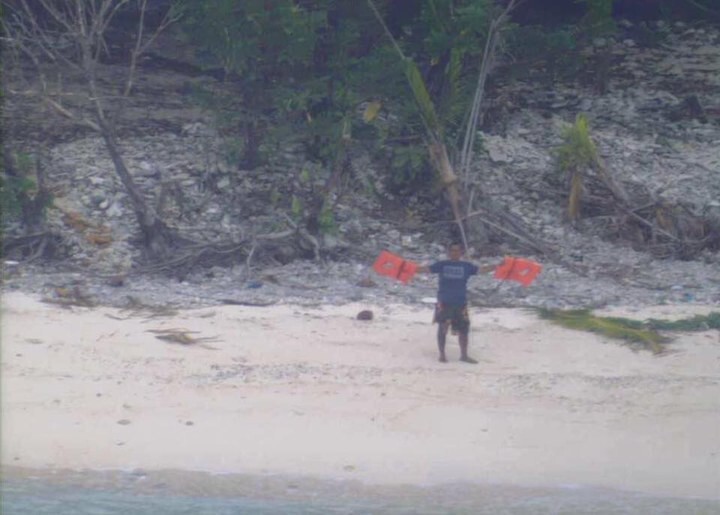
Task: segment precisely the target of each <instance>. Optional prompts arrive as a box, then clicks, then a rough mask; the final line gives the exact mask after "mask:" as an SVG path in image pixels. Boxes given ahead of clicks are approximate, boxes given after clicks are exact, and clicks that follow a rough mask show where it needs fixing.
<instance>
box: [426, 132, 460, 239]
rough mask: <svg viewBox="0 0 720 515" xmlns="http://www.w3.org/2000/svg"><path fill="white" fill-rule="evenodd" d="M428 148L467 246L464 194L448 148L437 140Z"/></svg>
mask: <svg viewBox="0 0 720 515" xmlns="http://www.w3.org/2000/svg"><path fill="white" fill-rule="evenodd" d="M428 150H429V151H430V161H431V162H432V163H433V165H434V166H435V170H437V172H438V174H439V175H440V181H441V182H442V184H443V186H444V187H445V191H446V192H447V197H448V201H449V202H450V207H451V208H452V211H453V217H454V218H455V223H457V225H458V230H459V231H460V236H461V238H462V242H463V245H464V246H465V248H467V246H468V241H467V236H466V232H465V224H464V222H463V220H464V215H463V210H462V205H463V200H462V196H461V195H460V191H459V190H458V184H457V183H458V179H457V175H455V171H454V170H453V167H452V165H451V164H450V159H449V157H448V154H447V149H446V148H445V145H444V144H443V143H442V142H438V141H436V142H431V143H429V144H428Z"/></svg>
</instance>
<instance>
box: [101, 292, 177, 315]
mask: <svg viewBox="0 0 720 515" xmlns="http://www.w3.org/2000/svg"><path fill="white" fill-rule="evenodd" d="M126 299H127V300H126V303H125V307H124V308H122V311H123V312H124V313H127V316H124V317H123V316H117V315H111V314H106V315H105V316H106V317H108V318H112V319H113V320H129V319H131V318H138V317H143V318H159V317H171V316H175V315H177V314H178V311H177V310H176V309H174V308H173V307H171V306H158V305H153V304H146V303H144V302H142V301H141V300H140V299H138V298H137V297H134V296H132V295H128V296H127V297H126Z"/></svg>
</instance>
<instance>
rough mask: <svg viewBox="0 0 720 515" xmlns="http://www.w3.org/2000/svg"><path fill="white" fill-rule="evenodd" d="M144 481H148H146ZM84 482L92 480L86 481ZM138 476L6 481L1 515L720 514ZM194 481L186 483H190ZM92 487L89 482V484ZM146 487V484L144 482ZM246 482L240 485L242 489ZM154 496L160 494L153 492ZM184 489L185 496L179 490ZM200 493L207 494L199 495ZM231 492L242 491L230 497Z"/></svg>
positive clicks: (712, 505)
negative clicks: (110, 482)
mask: <svg viewBox="0 0 720 515" xmlns="http://www.w3.org/2000/svg"><path fill="white" fill-rule="evenodd" d="M143 478H144V479H146V478H145V476H143ZM86 479H87V478H86ZM137 479H138V478H137V476H136V477H134V478H133V477H132V476H128V479H127V481H126V480H120V481H118V479H117V477H115V478H114V479H113V481H114V482H115V484H114V486H109V485H108V484H106V483H105V482H103V481H89V483H91V484H92V486H86V485H81V484H78V481H77V478H70V479H68V478H65V479H64V480H62V481H58V480H56V479H53V478H48V477H43V478H27V477H25V478H20V479H9V480H5V481H4V482H3V485H2V511H1V513H2V515H45V514H47V515H51V514H52V515H85V514H87V515H115V514H138V515H145V514H147V515H151V514H152V515H169V514H173V515H174V514H188V515H190V514H192V515H205V514H207V515H211V514H212V515H231V514H232V515H236V514H255V515H266V514H268V515H269V514H288V515H314V514H380V515H382V514H408V515H410V514H413V515H415V514H417V515H423V514H428V515H429V514H445V513H456V514H493V515H496V514H498V515H502V514H513V515H514V514H517V515H523V514H528V515H530V514H532V515H542V514H568V515H581V514H603V515H604V514H652V515H666V514H667V515H670V514H672V515H706V514H707V515H710V514H713V515H715V514H718V513H720V500H718V501H713V500H699V499H676V498H662V497H654V496H647V495H641V494H633V493H628V492H619V491H612V490H599V489H588V488H557V489H529V488H528V489H523V488H517V487H502V486H490V485H488V486H477V485H453V486H439V487H433V488H430V487H428V488H420V487H412V486H407V487H399V486H398V487H378V488H368V487H363V486H362V485H358V484H345V483H330V482H317V481H315V482H307V483H306V484H303V483H302V482H297V481H293V482H290V483H288V480H285V479H274V480H271V481H268V480H262V481H260V480H250V479H247V478H244V479H243V478H240V479H235V480H233V481H234V485H235V486H233V487H230V488H229V487H228V482H227V481H226V480H223V479H219V478H218V479H216V481H217V482H221V483H223V484H222V486H221V487H218V485H217V484H216V485H213V479H212V478H203V479H202V481H201V483H200V484H198V483H197V481H196V479H197V477H195V478H193V477H192V476H188V477H186V478H185V479H184V480H183V481H180V482H177V481H175V482H174V484H170V483H168V482H166V481H165V479H167V478H164V480H163V481H157V482H153V481H147V482H145V484H142V485H140V484H137V483H138V481H137ZM188 480H189V481H188ZM85 483H88V481H85ZM140 483H142V481H141V482H140ZM241 483H242V484H241ZM152 490H158V491H156V492H152ZM183 490H187V491H188V493H187V494H183V493H182V491H183ZM198 491H200V492H203V491H206V492H207V493H197V492H198ZM233 491H235V492H237V493H236V494H233Z"/></svg>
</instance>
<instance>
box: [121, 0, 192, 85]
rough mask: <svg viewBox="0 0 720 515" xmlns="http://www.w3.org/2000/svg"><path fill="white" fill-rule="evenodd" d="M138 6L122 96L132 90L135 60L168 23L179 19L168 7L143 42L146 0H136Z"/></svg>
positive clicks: (135, 67) (170, 23)
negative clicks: (136, 24)
mask: <svg viewBox="0 0 720 515" xmlns="http://www.w3.org/2000/svg"><path fill="white" fill-rule="evenodd" d="M138 3H139V8H140V20H139V21H138V30H137V36H136V38H135V48H133V50H132V53H131V54H130V68H129V70H128V78H127V81H126V83H125V90H124V92H123V96H124V97H128V96H130V93H131V92H132V87H133V82H134V80H135V70H136V69H137V62H138V59H139V58H140V56H141V55H142V54H143V53H145V51H146V50H147V49H148V48H149V47H150V45H152V44H153V42H154V41H155V39H156V38H157V37H158V36H159V35H160V34H161V33H162V32H163V31H164V30H165V29H167V28H168V27H169V26H170V25H172V24H173V23H175V22H176V21H178V20H179V19H180V17H179V16H177V15H175V14H174V13H173V10H172V8H170V9H168V11H167V12H166V13H165V16H164V17H163V19H162V21H161V22H160V25H158V27H157V28H156V29H155V30H154V31H153V33H152V34H151V35H150V37H149V38H148V40H147V41H146V42H144V43H143V37H144V35H143V34H144V29H145V13H146V12H147V0H138Z"/></svg>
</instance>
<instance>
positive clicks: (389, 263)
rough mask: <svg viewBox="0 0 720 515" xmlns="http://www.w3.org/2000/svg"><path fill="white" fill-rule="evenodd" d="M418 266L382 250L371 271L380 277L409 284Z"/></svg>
mask: <svg viewBox="0 0 720 515" xmlns="http://www.w3.org/2000/svg"><path fill="white" fill-rule="evenodd" d="M417 269H418V265H417V263H413V262H412V261H408V260H406V259H403V258H401V257H400V256H397V255H395V254H393V253H392V252H388V251H387V250H383V251H382V252H381V253H380V255H379V256H378V258H377V259H376V260H375V264H373V270H375V271H376V272H377V273H378V274H380V275H385V276H387V277H392V278H393V279H397V280H398V281H400V282H402V283H405V284H407V283H409V282H410V280H411V279H412V278H413V276H414V275H415V274H416V273H417Z"/></svg>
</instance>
